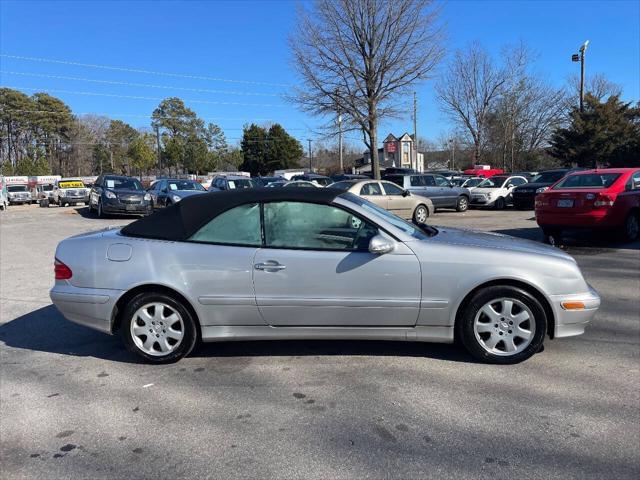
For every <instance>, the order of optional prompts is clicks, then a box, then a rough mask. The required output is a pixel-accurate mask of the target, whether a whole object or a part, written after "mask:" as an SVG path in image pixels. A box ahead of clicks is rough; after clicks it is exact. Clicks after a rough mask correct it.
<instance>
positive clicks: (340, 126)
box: [338, 112, 344, 173]
mask: <svg viewBox="0 0 640 480" xmlns="http://www.w3.org/2000/svg"><path fill="white" fill-rule="evenodd" d="M338 150H339V153H338V155H339V157H340V173H344V162H343V160H342V114H341V113H340V112H338Z"/></svg>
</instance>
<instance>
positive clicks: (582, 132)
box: [550, 94, 640, 167]
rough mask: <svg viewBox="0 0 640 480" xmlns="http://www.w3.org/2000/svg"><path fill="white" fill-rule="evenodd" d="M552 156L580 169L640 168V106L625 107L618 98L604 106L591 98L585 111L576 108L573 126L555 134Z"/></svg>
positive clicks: (558, 130) (585, 106) (571, 122)
mask: <svg viewBox="0 0 640 480" xmlns="http://www.w3.org/2000/svg"><path fill="white" fill-rule="evenodd" d="M550 153H551V155H553V156H554V157H556V158H558V159H560V160H561V161H562V162H564V163H565V164H566V165H570V164H577V165H578V166H580V167H596V166H610V167H632V166H638V165H640V103H638V104H636V105H635V106H633V105H632V104H631V103H624V102H622V101H621V100H620V97H619V96H618V95H612V96H610V97H609V98H608V99H607V100H606V101H604V102H600V101H599V100H598V99H597V98H596V97H594V96H592V95H590V94H587V95H586V96H585V103H584V111H583V112H581V111H580V109H579V108H577V107H574V108H573V109H572V110H571V113H570V122H569V126H568V127H567V128H560V129H557V130H556V131H555V133H554V134H553V136H552V139H551V152H550Z"/></svg>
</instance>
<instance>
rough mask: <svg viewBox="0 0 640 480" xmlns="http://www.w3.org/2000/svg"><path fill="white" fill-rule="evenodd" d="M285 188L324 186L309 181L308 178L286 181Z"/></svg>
mask: <svg viewBox="0 0 640 480" xmlns="http://www.w3.org/2000/svg"><path fill="white" fill-rule="evenodd" d="M282 186H283V187H285V188H290V187H302V188H322V185H320V184H319V183H317V182H309V181H306V180H291V181H290V182H285V183H284V184H283V185H282Z"/></svg>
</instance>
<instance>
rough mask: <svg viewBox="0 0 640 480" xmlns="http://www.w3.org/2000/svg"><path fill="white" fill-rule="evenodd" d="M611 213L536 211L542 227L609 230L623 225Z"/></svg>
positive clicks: (537, 219)
mask: <svg viewBox="0 0 640 480" xmlns="http://www.w3.org/2000/svg"><path fill="white" fill-rule="evenodd" d="M608 213H609V212H606V211H605V212H602V213H601V212H598V211H593V212H588V213H573V214H572V213H556V212H538V211H536V221H537V222H538V225H540V226H541V227H550V226H554V227H567V228H573V227H575V228H607V227H609V228H610V227H620V226H621V224H620V223H619V221H617V220H616V219H615V218H614V217H613V216H612V215H609V214H608Z"/></svg>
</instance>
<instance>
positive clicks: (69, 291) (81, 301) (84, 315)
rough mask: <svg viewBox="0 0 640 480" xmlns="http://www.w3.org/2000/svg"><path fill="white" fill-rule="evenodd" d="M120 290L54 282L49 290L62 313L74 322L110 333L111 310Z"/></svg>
mask: <svg viewBox="0 0 640 480" xmlns="http://www.w3.org/2000/svg"><path fill="white" fill-rule="evenodd" d="M123 293H124V292H123V291H122V290H107V289H102V288H99V289H96V288H80V287H74V286H73V285H69V284H66V283H62V282H60V283H56V285H54V287H53V288H52V289H51V291H50V292H49V296H50V297H51V301H52V302H53V304H54V305H55V306H56V308H57V309H58V310H59V311H60V313H62V315H63V316H64V317H65V318H66V319H67V320H70V321H72V322H74V323H78V324H80V325H84V326H85V327H89V328H93V329H94V330H99V331H101V332H104V333H109V334H111V333H112V331H111V327H112V316H113V311H114V308H115V305H116V302H117V301H118V298H120V296H121V295H122V294H123Z"/></svg>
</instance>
